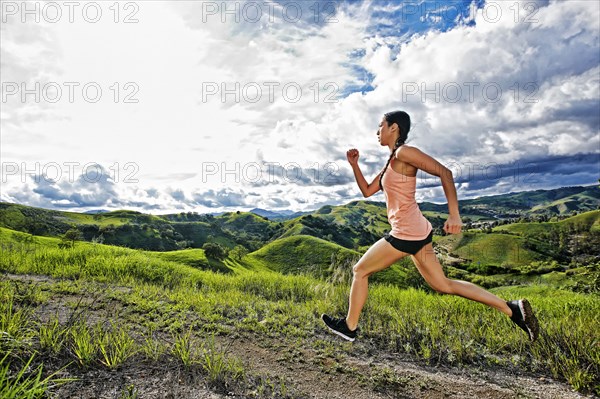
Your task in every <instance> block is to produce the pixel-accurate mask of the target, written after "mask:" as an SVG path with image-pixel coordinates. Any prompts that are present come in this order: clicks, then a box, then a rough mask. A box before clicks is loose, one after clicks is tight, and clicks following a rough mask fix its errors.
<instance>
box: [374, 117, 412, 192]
mask: <svg viewBox="0 0 600 399" xmlns="http://www.w3.org/2000/svg"><path fill="white" fill-rule="evenodd" d="M384 116H385V120H386V122H387V123H388V126H390V127H391V126H392V125H393V124H394V123H395V124H397V125H398V129H399V130H400V136H398V140H396V142H395V143H394V150H393V151H392V153H391V154H390V157H389V158H388V160H387V163H386V164H385V168H383V173H382V174H381V176H380V177H379V188H381V189H382V190H383V183H382V180H383V175H384V174H385V171H386V170H387V168H388V166H389V165H390V162H391V160H392V157H393V156H394V154H395V153H396V150H397V149H398V148H400V147H401V146H402V145H403V144H404V143H405V142H406V139H407V137H408V132H409V131H410V116H408V114H407V113H406V112H404V111H394V112H388V113H387V114H384Z"/></svg>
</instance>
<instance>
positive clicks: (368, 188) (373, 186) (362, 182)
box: [346, 148, 381, 198]
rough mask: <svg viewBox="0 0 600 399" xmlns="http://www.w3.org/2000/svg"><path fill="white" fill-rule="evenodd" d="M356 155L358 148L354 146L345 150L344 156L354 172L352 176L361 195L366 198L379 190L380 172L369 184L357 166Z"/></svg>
mask: <svg viewBox="0 0 600 399" xmlns="http://www.w3.org/2000/svg"><path fill="white" fill-rule="evenodd" d="M358 156H359V154H358V150H357V149H355V148H353V149H351V150H348V151H347V152H346V158H348V162H349V163H350V166H351V167H352V172H354V178H355V179H356V183H357V184H358V188H359V189H360V192H361V193H362V195H363V196H364V197H365V198H368V197H370V196H371V195H373V194H375V193H376V192H378V191H379V190H380V187H379V175H380V174H381V173H379V174H378V175H377V176H376V177H375V178H374V179H373V181H372V182H371V183H370V184H369V183H367V180H366V179H365V177H364V176H363V174H362V171H361V170H360V166H358Z"/></svg>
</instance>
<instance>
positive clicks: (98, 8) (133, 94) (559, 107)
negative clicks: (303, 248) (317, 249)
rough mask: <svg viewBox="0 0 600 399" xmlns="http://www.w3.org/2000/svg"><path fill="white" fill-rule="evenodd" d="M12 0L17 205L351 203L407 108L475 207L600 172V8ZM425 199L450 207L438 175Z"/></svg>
mask: <svg viewBox="0 0 600 399" xmlns="http://www.w3.org/2000/svg"><path fill="white" fill-rule="evenodd" d="M0 4H1V12H2V14H1V19H2V20H1V32H0V33H1V35H0V36H1V43H0V44H1V54H0V59H1V66H0V67H1V70H0V72H1V73H0V74H1V81H2V102H1V103H0V105H1V111H0V117H1V126H0V130H1V142H0V144H1V146H0V156H1V163H2V186H1V187H2V189H1V200H2V201H8V202H16V203H21V204H27V205H32V206H39V207H44V208H52V209H64V210H75V211H85V210H91V209H134V210H139V211H143V212H150V213H170V212H180V211H197V212H218V211H224V210H249V209H251V208H254V207H260V208H266V209H270V210H282V209H289V210H312V209H317V208H319V207H321V206H323V205H325V204H334V205H335V204H345V203H348V202H350V201H352V200H355V199H360V198H361V195H360V191H359V190H358V187H357V186H356V183H355V180H354V177H353V174H352V170H351V169H350V167H349V165H348V163H347V161H346V158H345V153H346V151H347V150H348V149H350V148H357V149H359V151H360V159H359V164H360V166H361V169H362V171H363V173H364V175H365V177H366V178H367V180H369V181H370V180H371V179H372V178H373V177H374V176H375V175H376V174H377V173H378V172H379V170H380V169H381V168H382V167H383V166H384V164H385V161H386V160H387V156H388V154H389V150H388V149H387V148H386V147H381V146H379V145H378V143H377V140H376V130H377V125H378V123H379V121H380V120H381V117H382V115H383V113H385V112H388V111H392V110H397V109H402V110H406V111H407V112H408V113H409V114H410V115H411V118H412V121H413V127H412V129H411V131H410V134H409V141H408V143H407V144H409V145H413V146H417V147H418V148H420V149H421V150H422V151H424V152H426V153H428V154H429V155H431V156H433V157H434V158H436V159H438V160H439V161H440V162H441V163H443V164H444V165H446V166H448V167H449V168H450V169H451V170H452V171H453V172H454V177H455V182H456V187H457V190H458V195H459V200H460V199H468V198H475V197H478V196H483V195H493V194H502V193H508V192H511V191H513V192H514V191H523V190H532V189H551V188H556V187H562V186H574V185H591V184H594V183H597V180H598V178H599V177H600V138H599V132H600V78H599V77H600V59H599V57H600V44H599V33H600V26H599V21H600V6H599V3H598V2H596V1H576V0H569V1H523V2H518V1H488V2H484V1H482V0H474V1H445V2H441V1H406V2H404V1H393V2H392V1H380V0H374V1H352V2H341V1H336V2H331V1H316V0H314V1H313V0H308V1H256V2H254V1H230V2H227V3H225V2H222V1H216V2H213V1H206V2H200V1H170V2H169V1H129V2H126V1H123V2H119V3H116V4H115V2H102V1H98V2H78V1H76V2H72V3H70V2H61V1H57V2H50V3H47V2H26V3H23V2H21V1H14V2H13V1H6V0H3V1H2V2H1V3H0ZM370 199H372V200H375V201H384V197H383V194H381V193H379V194H377V195H375V196H374V197H371V198H370ZM417 200H418V201H419V202H420V201H431V202H437V203H444V202H446V199H445V196H444V192H443V189H442V187H441V183H440V180H439V178H437V177H435V176H432V175H427V174H425V173H424V172H419V174H418V180H417Z"/></svg>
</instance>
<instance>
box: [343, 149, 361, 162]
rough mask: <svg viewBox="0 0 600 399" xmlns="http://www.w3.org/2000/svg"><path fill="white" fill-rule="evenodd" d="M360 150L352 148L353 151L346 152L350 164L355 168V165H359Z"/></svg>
mask: <svg viewBox="0 0 600 399" xmlns="http://www.w3.org/2000/svg"><path fill="white" fill-rule="evenodd" d="M358 156H359V154H358V150H357V149H356V148H352V149H351V150H348V151H346V158H347V159H348V162H350V165H352V166H354V165H358Z"/></svg>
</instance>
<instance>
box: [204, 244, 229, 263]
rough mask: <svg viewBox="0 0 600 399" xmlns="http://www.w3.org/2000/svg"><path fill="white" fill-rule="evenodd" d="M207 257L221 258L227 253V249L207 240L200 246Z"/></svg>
mask: <svg viewBox="0 0 600 399" xmlns="http://www.w3.org/2000/svg"><path fill="white" fill-rule="evenodd" d="M202 249H203V250H204V253H205V254H206V257H207V258H211V259H216V260H223V259H225V258H226V257H227V255H229V250H228V249H227V248H226V247H224V246H223V245H221V244H219V243H215V242H207V243H205V244H204V245H203V246H202Z"/></svg>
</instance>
